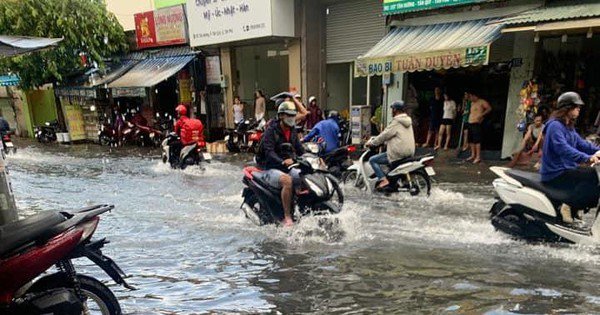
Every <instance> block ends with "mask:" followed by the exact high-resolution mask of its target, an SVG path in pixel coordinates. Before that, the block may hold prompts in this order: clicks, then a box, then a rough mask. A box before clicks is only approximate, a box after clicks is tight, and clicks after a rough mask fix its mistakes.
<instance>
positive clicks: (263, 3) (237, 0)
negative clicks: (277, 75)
mask: <svg viewBox="0 0 600 315" xmlns="http://www.w3.org/2000/svg"><path fill="white" fill-rule="evenodd" d="M186 7H187V16H188V20H189V29H190V36H189V37H190V45H191V46H192V47H196V46H206V45H214V44H220V43H228V42H234V41H240V40H246V39H253V38H261V37H269V36H284V37H293V36H294V1H293V0H220V1H214V0H188V2H187V6H186Z"/></svg>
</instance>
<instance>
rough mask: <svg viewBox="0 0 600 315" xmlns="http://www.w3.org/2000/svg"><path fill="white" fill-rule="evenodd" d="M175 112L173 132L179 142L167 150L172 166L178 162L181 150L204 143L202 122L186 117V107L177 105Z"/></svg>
mask: <svg viewBox="0 0 600 315" xmlns="http://www.w3.org/2000/svg"><path fill="white" fill-rule="evenodd" d="M175 112H177V118H178V119H177V122H176V123H175V127H174V129H175V130H174V131H175V133H176V134H177V135H178V136H179V138H180V141H179V142H175V143H172V144H171V146H170V149H169V163H171V165H173V163H175V162H176V161H178V160H179V155H180V154H181V149H182V148H183V147H185V146H188V145H190V144H194V143H197V142H203V141H204V125H203V124H202V121H200V120H199V119H195V118H189V117H187V107H186V106H185V105H183V104H182V105H178V106H177V107H176V108H175Z"/></svg>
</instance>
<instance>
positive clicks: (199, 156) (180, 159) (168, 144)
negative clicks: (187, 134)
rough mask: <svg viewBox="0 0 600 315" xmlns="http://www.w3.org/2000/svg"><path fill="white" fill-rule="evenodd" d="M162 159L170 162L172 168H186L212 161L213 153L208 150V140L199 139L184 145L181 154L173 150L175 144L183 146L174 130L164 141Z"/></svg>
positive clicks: (164, 161)
mask: <svg viewBox="0 0 600 315" xmlns="http://www.w3.org/2000/svg"><path fill="white" fill-rule="evenodd" d="M161 146H162V161H163V163H165V164H166V163H169V164H170V165H171V168H177V169H182V170H184V169H186V168H187V167H188V166H192V165H200V164H201V163H210V161H211V160H212V155H211V154H210V153H208V152H204V151H205V150H206V142H204V141H198V142H195V143H193V144H191V145H187V146H184V147H183V148H182V149H181V152H180V154H179V155H176V154H175V152H174V151H173V150H172V147H173V146H181V139H180V138H179V136H178V135H177V134H176V133H174V132H172V133H170V134H169V135H168V136H167V137H166V138H165V139H164V140H163V142H162V145H161Z"/></svg>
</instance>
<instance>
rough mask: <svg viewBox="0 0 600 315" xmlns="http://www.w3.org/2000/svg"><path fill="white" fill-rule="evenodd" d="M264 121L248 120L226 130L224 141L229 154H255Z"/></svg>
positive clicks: (263, 127)
mask: <svg viewBox="0 0 600 315" xmlns="http://www.w3.org/2000/svg"><path fill="white" fill-rule="evenodd" d="M265 125H266V122H265V120H264V119H261V120H259V121H257V120H255V119H248V120H245V121H243V122H240V123H239V124H238V125H237V127H236V128H235V129H231V130H227V131H226V136H225V141H226V147H227V150H228V151H229V152H233V153H238V152H250V153H256V150H257V149H258V145H259V143H260V139H261V138H262V134H263V132H264V129H265Z"/></svg>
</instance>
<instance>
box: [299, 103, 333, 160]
mask: <svg viewBox="0 0 600 315" xmlns="http://www.w3.org/2000/svg"><path fill="white" fill-rule="evenodd" d="M339 120H340V114H339V113H338V112H337V111H334V110H332V111H330V112H329V115H328V116H327V119H326V120H321V121H320V122H318V123H317V124H316V125H315V126H314V127H313V129H312V130H311V131H310V133H309V134H308V135H307V136H306V137H304V139H302V142H308V141H311V140H313V139H314V138H316V137H317V138H318V137H321V138H323V140H324V141H325V145H326V147H325V151H324V152H323V153H324V154H328V153H331V152H333V151H335V150H336V149H337V148H338V147H339V138H340V127H339Z"/></svg>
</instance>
